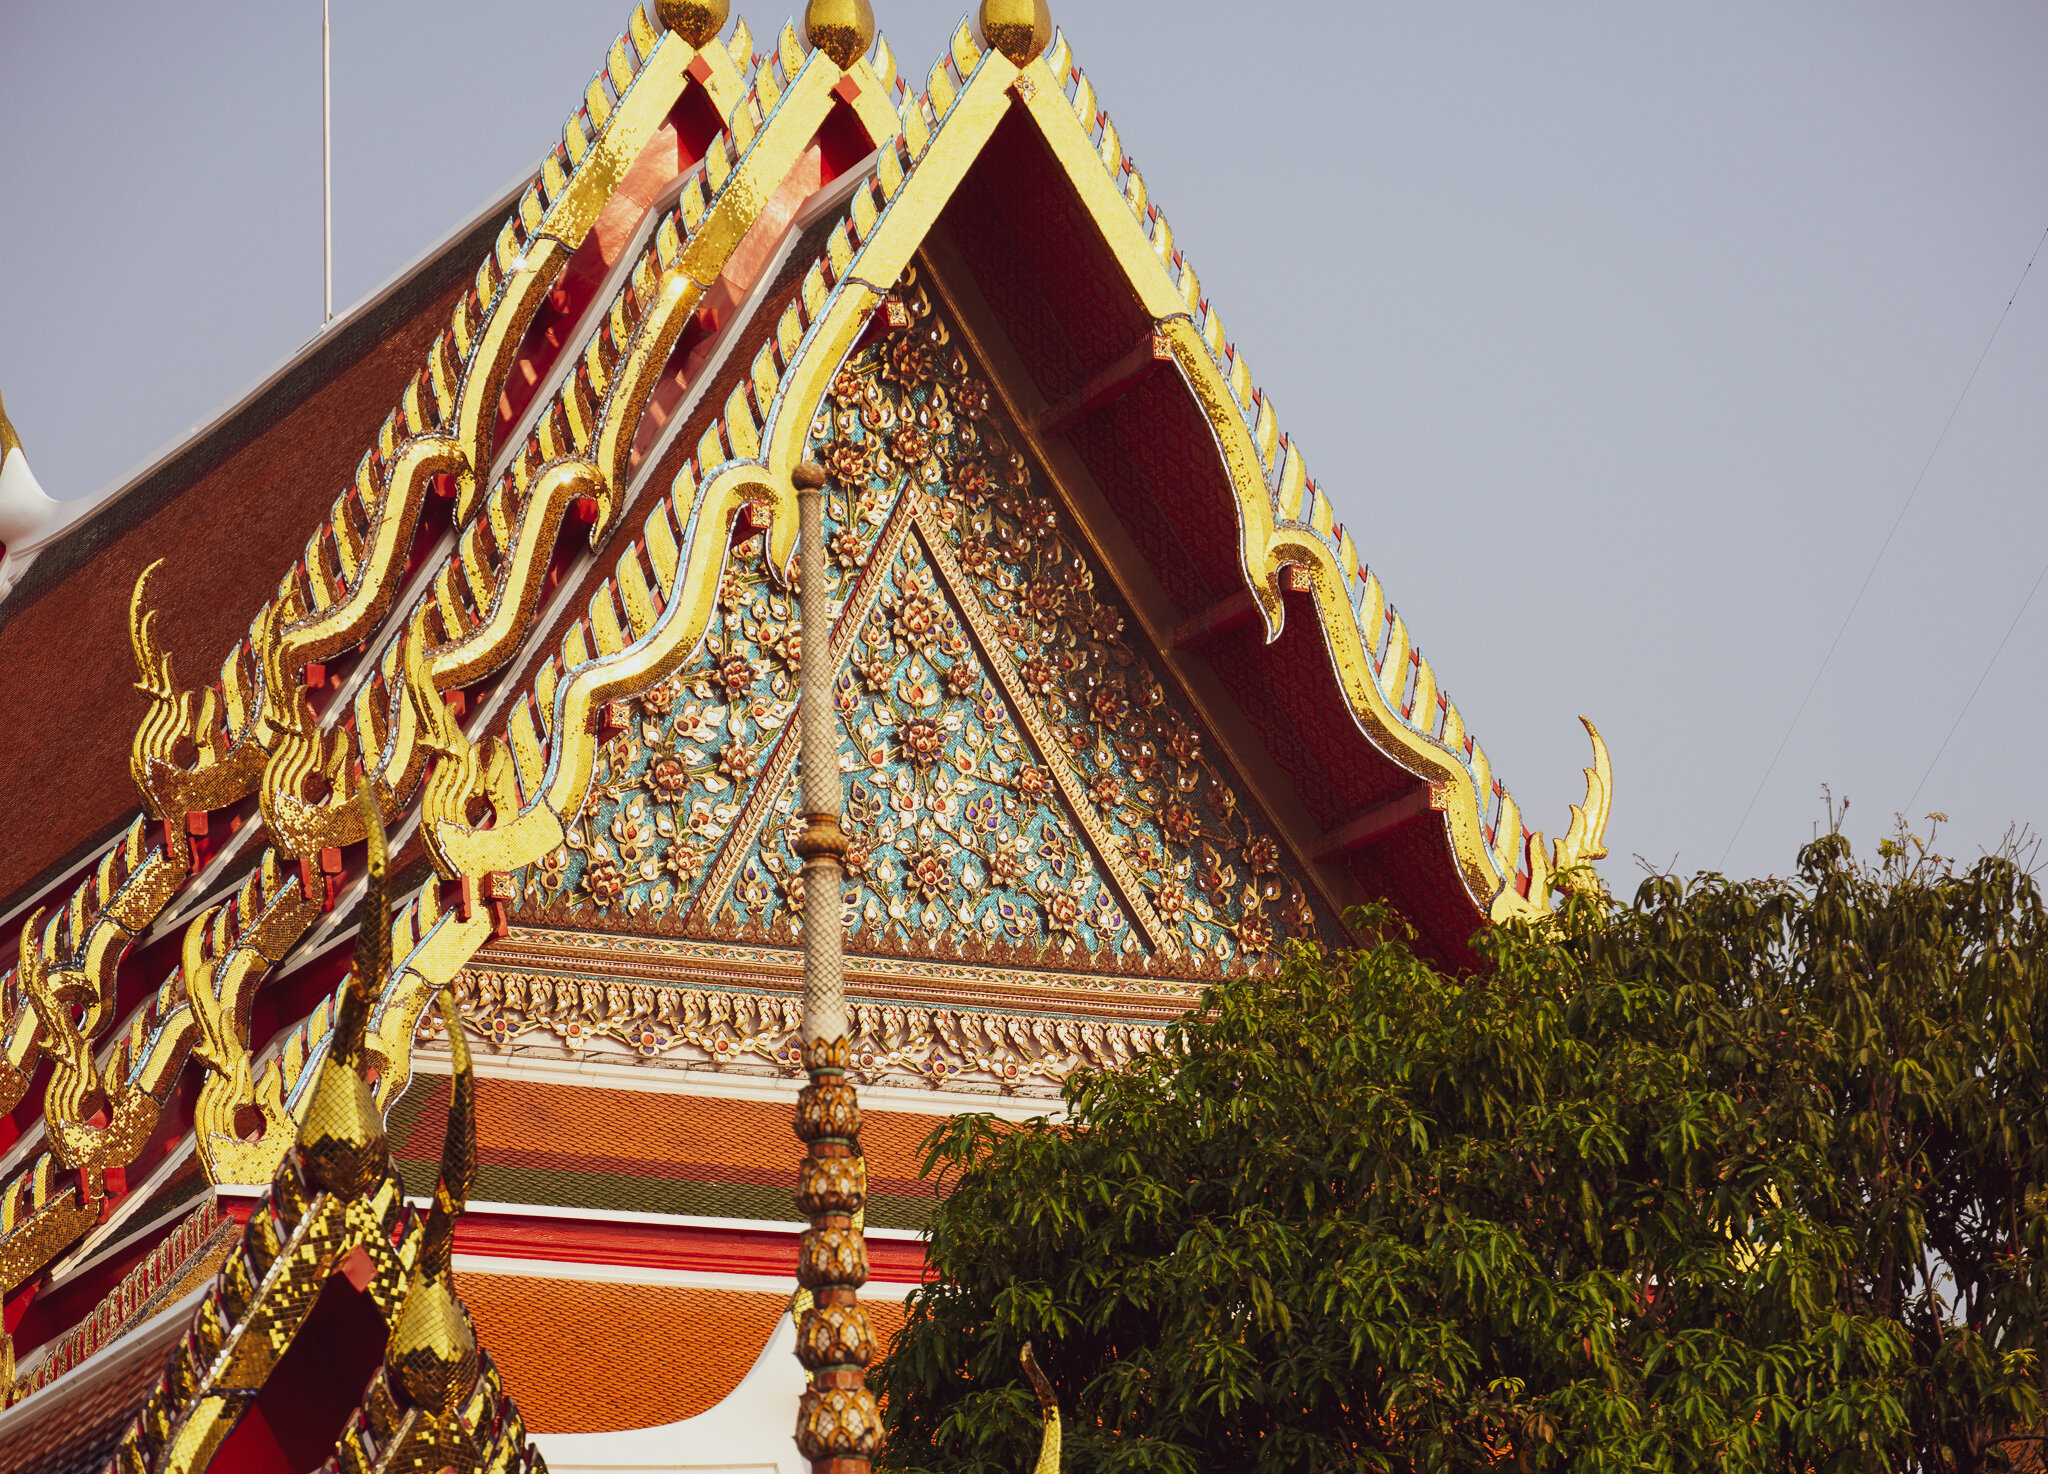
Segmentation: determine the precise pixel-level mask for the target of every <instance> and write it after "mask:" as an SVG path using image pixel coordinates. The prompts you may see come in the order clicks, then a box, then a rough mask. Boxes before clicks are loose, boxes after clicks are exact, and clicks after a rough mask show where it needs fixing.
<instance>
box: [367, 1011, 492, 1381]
mask: <svg viewBox="0 0 2048 1474" xmlns="http://www.w3.org/2000/svg"><path fill="white" fill-rule="evenodd" d="M440 1005H441V1022H442V1023H444V1024H446V1025H447V1026H448V1052H449V1054H450V1055H451V1056H452V1057H453V1060H452V1062H453V1065H454V1070H453V1076H452V1082H451V1086H450V1091H449V1099H448V1130H447V1133H446V1135H445V1136H443V1137H442V1140H441V1176H440V1179H439V1180H438V1181H437V1182H436V1183H435V1185H434V1206H433V1208H432V1209H431V1210H430V1211H429V1212H428V1214H427V1228H426V1232H425V1234H424V1235H422V1237H421V1240H420V1258H419V1263H418V1264H417V1265H416V1266H414V1268H413V1272H412V1283H411V1285H410V1286H409V1287H408V1288H407V1290H406V1295H405V1309H404V1310H403V1311H401V1312H400V1313H399V1317H398V1325H397V1327H396V1328H395V1329H394V1330H393V1331H392V1333H391V1345H390V1348H389V1349H388V1350H387V1351H386V1352H385V1355H384V1365H385V1366H386V1367H387V1368H389V1370H390V1373H391V1379H392V1380H393V1381H394V1382H395V1383H397V1385H398V1388H399V1390H400V1391H401V1392H403V1393H404V1394H405V1396H406V1399H407V1400H408V1401H409V1402H411V1403H412V1404H413V1405H414V1406H416V1407H421V1408H425V1409H426V1410H427V1411H428V1412H430V1413H434V1414H436V1415H441V1414H446V1413H451V1412H453V1411H454V1410H455V1408H456V1406H457V1405H458V1404H459V1403H461V1401H462V1399H463V1397H464V1396H465V1395H467V1393H468V1392H469V1389H470V1387H471V1386H472V1385H473V1384H474V1383H475V1382H476V1374H477V1348H476V1331H475V1329H474V1328H473V1327H472V1326H471V1325H470V1322H469V1316H468V1315H467V1314H465V1313H464V1311H463V1309H462V1305H461V1302H459V1301H458V1300H457V1299H456V1298H455V1279H454V1276H453V1274H452V1273H451V1266H452V1265H453V1264H454V1262H455V1220H456V1219H458V1218H460V1217H461V1216H462V1211H463V1209H464V1208H465V1207H466V1206H468V1203H469V1192H470V1189H471V1188H472V1187H474V1186H475V1185H476V1076H475V1074H474V1072H473V1071H472V1070H471V1069H470V1063H469V1041H468V1040H467V1039H466V1038H464V1037H463V1033H462V1014H461V1011H460V1010H459V1009H457V1007H456V1006H455V992H454V990H453V989H451V988H443V989H442V990H441V998H440Z"/></svg>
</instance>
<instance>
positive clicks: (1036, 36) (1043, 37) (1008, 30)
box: [975, 0, 1052, 67]
mask: <svg viewBox="0 0 2048 1474" xmlns="http://www.w3.org/2000/svg"><path fill="white" fill-rule="evenodd" d="M975 19H976V20H977V21H978V22H979V24H980V26H981V39H982V40H984V41H986V42H987V43H988V44H989V45H990V46H993V47H994V48H995V49H996V50H998V51H1000V52H1002V54H1003V55H1005V56H1007V57H1008V58H1009V59H1010V60H1011V61H1012V62H1014V63H1016V64H1017V65H1018V66H1020V67H1021V66H1023V65H1024V64H1025V63H1026V62H1028V61H1030V60H1031V58H1032V57H1034V56H1040V55H1043V54H1044V52H1045V48H1046V47H1048V46H1050V45H1052V12H1051V11H1050V10H1048V9H1046V5H1045V0H981V9H980V10H979V11H978V12H977V13H976V16H975Z"/></svg>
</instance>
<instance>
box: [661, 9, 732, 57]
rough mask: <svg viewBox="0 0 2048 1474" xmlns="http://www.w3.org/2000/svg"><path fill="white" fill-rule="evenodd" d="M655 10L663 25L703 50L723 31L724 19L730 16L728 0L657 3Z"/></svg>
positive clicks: (730, 10)
mask: <svg viewBox="0 0 2048 1474" xmlns="http://www.w3.org/2000/svg"><path fill="white" fill-rule="evenodd" d="M655 9H656V10H657V11H659V12H660V14H661V23H662V24H663V25H665V26H667V27H668V28H669V29H670V30H671V31H674V32H675V33H676V34H677V35H678V36H681V37H682V38H683V39H684V40H685V41H687V42H689V43H690V44H691V45H692V46H697V47H703V46H708V45H710V44H711V42H712V40H713V39H715V38H716V37H717V35H718V33H719V32H720V31H722V30H724V29H725V18H726V17H727V16H728V15H730V14H731V13H732V3H731V0H658V3H657V4H656V6H655Z"/></svg>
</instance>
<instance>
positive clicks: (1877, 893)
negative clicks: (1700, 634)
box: [872, 834, 2048, 1474]
mask: <svg viewBox="0 0 2048 1474" xmlns="http://www.w3.org/2000/svg"><path fill="white" fill-rule="evenodd" d="M1353 921H1354V925H1355V927H1356V928H1357V930H1358V932H1359V934H1360V935H1361V936H1365V937H1368V938H1370V939H1371V940H1369V941H1368V942H1366V943H1364V944H1361V945H1358V946H1356V947H1355V948H1353V949H1352V950H1349V951H1345V952H1341V953H1336V954H1328V955H1326V954H1324V953H1321V952H1318V951H1316V950H1314V949H1312V948H1308V947H1297V948H1296V949H1295V950H1293V951H1292V952H1291V953H1290V954H1289V955H1288V956H1287V958H1286V959H1285V961H1284V962H1283V964H1282V965H1281V966H1280V967H1279V968H1278V969H1277V971H1274V972H1271V973H1268V974H1265V975H1261V976H1255V977H1246V978H1240V979H1235V980H1232V981H1229V982H1226V983H1224V984H1222V985H1220V986H1217V987H1215V988H1213V989H1211V990H1210V991H1209V992H1208V993H1207V994H1206V995H1205V997H1204V999H1203V1002H1202V1004H1201V1006H1200V1007H1199V1008H1198V1009H1197V1010H1195V1011H1194V1012H1193V1013H1191V1014H1190V1015H1188V1016H1187V1017H1186V1018H1185V1019H1184V1020H1183V1021H1182V1022H1181V1023H1180V1024H1179V1025H1177V1026H1176V1028H1175V1029H1174V1031H1173V1036H1172V1046H1171V1048H1170V1049H1168V1050H1166V1051H1164V1052H1162V1053H1161V1054H1159V1055H1157V1056H1155V1057H1151V1058H1147V1059H1145V1060H1143V1061H1141V1062H1139V1063H1138V1064H1136V1065H1134V1066H1132V1067H1130V1068H1128V1069H1125V1070H1122V1071H1118V1072H1110V1073H1098V1074H1091V1075H1087V1076H1084V1077H1080V1078H1076V1079H1074V1080H1073V1081H1071V1082H1070V1083H1069V1085H1068V1087H1067V1094H1066V1099H1067V1107H1068V1117H1067V1119H1066V1120H1065V1121H1052V1120H1039V1121H1034V1122H1027V1123H1024V1124H1022V1125H1017V1124H1013V1123H1006V1122H1003V1121H999V1120H998V1119H996V1118H994V1117H991V1116H962V1117H958V1118H955V1119H953V1120H951V1121H949V1122H948V1123H946V1124H945V1125H944V1126H942V1127H941V1128H940V1129H939V1130H938V1131H937V1132H935V1133H934V1135H933V1137H932V1138H931V1140H930V1141H929V1142H928V1144H927V1151H928V1154H929V1157H928V1164H927V1170H928V1171H930V1172H932V1173H934V1174H936V1175H938V1176H940V1177H941V1178H942V1179H943V1181H944V1183H945V1186H946V1188H947V1192H946V1194H945V1196H944V1197H943V1199H942V1201H941V1203H940V1205H939V1207H938V1208H937V1210H936V1213H935V1215H934V1217H933V1219H932V1222H931V1228H930V1250H929V1252H930V1258H931V1262H932V1263H933V1265H934V1266H935V1268H936V1270H937V1272H938V1275H939V1278H938V1280H937V1281H936V1282H935V1283H933V1284H931V1285H929V1286H926V1287H925V1288H923V1289H921V1290H919V1291H918V1292H917V1294H916V1296H915V1297H914V1300H913V1303H912V1308H911V1313H910V1318H909V1321H908V1323H907V1325H906V1326H905V1328H904V1330H903V1331H902V1333H901V1334H900V1335H899V1337H898V1338H897V1340H896V1342H895V1343H894V1346H893V1348H892V1350H891V1352H890V1354H889V1356H888V1357H887V1359H886V1360H885V1362H884V1363H883V1364H882V1365H881V1366H879V1367H878V1368H877V1369H876V1371H875V1373H874V1376H873V1378H872V1380H873V1383H874V1385H875V1386H876V1387H877V1389H878V1390H880V1391H881V1392H882V1393H883V1394H884V1396H885V1398H886V1417H887V1421H888V1430H889V1442H888V1449H887V1453H886V1455H885V1464H886V1466H887V1467H889V1468H893V1469H903V1470H911V1469H930V1470H935V1471H936V1470H946V1471H949V1474H975V1471H984V1470H986V1471H995V1470H1002V1471H1005V1474H1014V1471H1018V1470H1022V1469H1026V1468H1029V1467H1030V1463H1031V1459H1032V1458H1033V1456H1034V1454H1035V1451H1036V1449H1037V1446H1038V1434H1039V1419H1038V1414H1037V1405H1036V1402H1035V1400H1034V1398H1033V1396H1032V1392H1031V1389H1030V1388H1029V1386H1028V1385H1027V1384H1026V1382H1025V1381H1024V1379H1023V1377H1022V1375H1021V1373H1020V1372H1019V1370H1018V1353H1019V1351H1020V1349H1021V1348H1022V1346H1023V1344H1024V1343H1025V1342H1026V1341H1030V1342H1032V1343H1034V1353H1035V1355H1036V1357H1037V1359H1038V1360H1039V1362H1040V1363H1041V1364H1042V1365H1043V1367H1044V1368H1045V1371H1046V1372H1047V1374H1048V1375H1049V1376H1050V1378H1051V1380H1052V1383H1053V1385H1054V1387H1055V1389H1056V1391H1057V1394H1058V1397H1059V1400H1060V1403H1061V1405H1062V1408H1063V1409H1064V1413H1065V1424H1066V1435H1065V1446H1066V1458H1065V1467H1066V1468H1068V1469H1070V1470H1118V1471H1121V1470H1168V1471H1182V1470H1185V1471H1195V1470H1201V1471H1205V1474H1207V1471H1214V1470H1239V1469H1243V1470H1261V1471H1264V1470H1273V1471H1278V1470H1287V1471H1309V1470H1336V1469H1345V1470H1350V1469H1375V1468H1388V1469H1418V1470H1421V1469H1449V1468H1464V1467H1472V1466H1486V1465H1507V1466H1513V1467H1516V1468H1520V1469H1571V1470H1584V1471H1594V1470H1610V1469H1614V1470H1619V1469H1631V1470H1634V1469H1694V1468H1704V1467H1713V1468H1716V1469H1729V1470H1752V1469H1753V1470H1802V1471H1804V1470H1834V1469H1842V1470H1849V1469H1855V1470H1864V1469H1870V1470H1876V1469H1896V1470H1929V1471H1933V1470H1975V1469H1991V1468H2003V1467H2007V1465H2008V1461H2009V1460H2012V1459H2018V1460H2019V1461H2020V1462H2021V1466H2022V1467H2028V1466H2031V1467H2039V1464H2038V1458H2039V1455H2038V1452H2034V1451H2035V1450H2038V1449H2039V1447H2040V1444H2039V1443H2038V1441H2036V1440H2035V1439H2034V1437H2033V1433H2034V1432H2035V1431H2039V1430H2041V1429H2042V1428H2043V1425H2044V1410H2043V1394H2044V1385H2048V1384H2044V1368H2043V1362H2042V1360H2041V1348H2042V1342H2043V1340H2044V1337H2048V1300H2044V1290H2048V1284H2044V1265H2048V1091H2044V1083H2048V1082H2044V1074H2043V1063H2042V1058H2041V1053H2040V1042H2041V1040H2042V1039H2043V1037H2044V1030H2048V985H2044V981H2048V952H2044V947H2043V943H2044V939H2048V933H2044V923H2048V916H2044V911H2043V907H2042V902H2041V897H2040V895H2039V893H2038V891H2037V888H2036V886H2035V883H2034V881H2033V880H2032V878H2031V877H2030V875H2029V874H2028V873H2027V871H2026V869H2025V867H2024V866H2023V865H2021V864H2020V863H2018V862H2017V861H2016V859H2015V858H2014V856H2012V855H2011V854H2005V855H1999V856H1991V857H1987V858H1984V859H1982V860H1980V861H1978V862H1976V863H1974V864H1971V865H1969V866H1967V867H1957V866H1953V865H1950V864H1948V863H1946V862H1942V861H1939V860H1937V859H1935V858H1933V857H1931V856H1929V855H1928V854H1927V853H1926V852H1925V850H1924V847H1922V846H1919V845H1917V844H1916V843H1914V842H1912V841H1911V840H1910V837H1907V836H1902V838H1901V839H1900V840H1898V841H1892V842H1888V843H1887V844H1886V845H1885V846H1883V847H1882V854H1881V858H1880V859H1879V860H1878V861H1876V862H1875V863H1870V864H1865V863H1859V862H1858V861H1857V860H1856V859H1855V858H1854V857H1853V856H1852V855H1851V853H1850V850H1849V847H1848V845H1847V843H1846V842H1845V841H1844V840H1843V839H1842V838H1841V837H1840V836H1839V835H1832V834H1831V835H1828V836H1825V837H1822V838H1820V839H1818V840H1816V841H1815V842H1814V843H1813V844H1811V845H1809V846H1807V847H1806V848H1805V849H1804V850H1803V851H1802V852H1801V854H1800V856H1799V864H1798V870H1797V873H1796V874H1795V875H1794V876H1793V877H1791V878H1790V879H1788V880H1775V879H1773V880H1762V881H1731V880H1728V879H1725V878H1722V877H1719V876H1713V875H1706V876H1701V877H1699V878H1697V879H1695V880H1693V881H1691V882H1689V883H1681V882H1679V881H1677V880H1675V879H1673V878H1669V877H1664V876H1653V877H1652V878H1650V879H1649V880H1648V881H1646V882H1645V883H1644V885H1643V886H1642V888H1641V889H1640V890H1639V891H1638V893H1637V894H1636V896H1635V898H1634V900H1633V902H1632V903H1629V904H1616V903H1611V902H1608V901H1606V900H1605V899H1604V898H1600V897H1584V896H1582V897H1576V898H1572V899H1569V900H1567V902H1566V903H1565V904H1564V906H1563V907H1562V910H1561V913H1560V915H1559V916H1558V918H1557V919H1556V920H1555V921H1553V922H1551V923H1548V924H1546V925H1544V926H1541V927H1524V926H1510V927H1500V928H1495V929H1493V930H1491V931H1490V932H1488V933H1487V934H1486V935H1484V936H1483V937H1482V938H1481V939H1480V941H1479V944H1478V945H1479V946H1481V947H1482V948H1483V949H1484V951H1485V953H1486V954H1487V956H1488V959H1489V962H1490V971H1489V972H1488V973H1487V974H1486V975H1485V976H1483V977H1478V978H1462V977H1450V976H1446V975H1444V974H1443V973H1441V972H1439V971H1437V970H1436V969H1434V968H1433V967H1431V966H1430V965H1429V964H1428V963H1426V962H1425V961H1423V960H1422V959H1420V958H1418V957H1417V956H1416V955H1415V953H1414V952H1413V951H1412V950H1411V948H1410V946H1409V937H1408V935H1407V934H1406V933H1405V931H1404V930H1403V929H1402V927H1401V926H1400V924H1399V923H1398V921H1397V920H1396V919H1395V918H1394V917H1393V916H1392V915H1391V914H1390V913H1388V912H1385V911H1383V910H1370V911H1364V912H1360V913H1356V914H1355V915H1354V917H1353Z"/></svg>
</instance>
